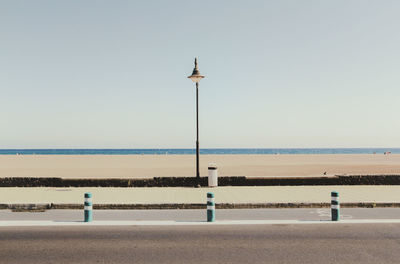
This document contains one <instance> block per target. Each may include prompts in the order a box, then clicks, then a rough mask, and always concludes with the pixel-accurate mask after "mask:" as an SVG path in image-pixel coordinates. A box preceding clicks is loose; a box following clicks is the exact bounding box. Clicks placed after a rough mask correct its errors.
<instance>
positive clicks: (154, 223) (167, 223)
mask: <svg viewBox="0 0 400 264" xmlns="http://www.w3.org/2000/svg"><path fill="white" fill-rule="evenodd" d="M372 223H374V224H379V223H381V224H384V223H386V224H389V223H393V224H394V223H396V224H400V219H352V220H340V221H329V220H320V221H310V220H304V221H303V220H226V221H215V222H205V221H204V222H183V221H182V222H179V221H93V222H87V223H85V222H81V221H70V222H67V221H66V222H61V221H0V227H11V226H14V227H15V226H18V227H21V226H195V225H282V224H286V225H299V224H300V225H304V224H372Z"/></svg>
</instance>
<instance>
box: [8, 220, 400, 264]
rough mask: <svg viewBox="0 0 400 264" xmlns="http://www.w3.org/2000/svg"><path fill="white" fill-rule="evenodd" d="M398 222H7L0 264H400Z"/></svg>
mask: <svg viewBox="0 0 400 264" xmlns="http://www.w3.org/2000/svg"><path fill="white" fill-rule="evenodd" d="M399 248H400V225H399V224H340V225H261V226H259V225H256V226H254V225H248V226H167V227H165V226H164V227H160V226H152V227H148V226H147V227H146V226H140V227H137V226H136V227H132V226H130V227H129V226H128V227H94V226H90V227H29V228H28V227H25V228H22V227H18V228H15V227H3V228H0V263H7V264H11V263H22V264H23V263H30V264H34V263H174V264H175V263H399V259H400V250H399Z"/></svg>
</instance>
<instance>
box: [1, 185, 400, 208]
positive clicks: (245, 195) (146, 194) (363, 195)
mask: <svg viewBox="0 0 400 264" xmlns="http://www.w3.org/2000/svg"><path fill="white" fill-rule="evenodd" d="M331 191H338V192H339V196H340V201H341V202H342V203H356V202H357V203H360V202H376V203H385V202H390V203H400V186H266V187H217V188H16V187H13V188H0V204H16V203H57V204H62V203H65V204H81V203H83V195H84V193H85V192H91V193H92V194H93V203H94V204H96V203H97V204H176V203H179V204H186V203H187V204H190V203H205V201H206V193H207V192H213V193H214V194H215V197H216V198H215V200H216V203H329V202H330V192H331Z"/></svg>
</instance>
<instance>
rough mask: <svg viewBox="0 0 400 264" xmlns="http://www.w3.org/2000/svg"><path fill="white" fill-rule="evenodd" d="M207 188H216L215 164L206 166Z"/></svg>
mask: <svg viewBox="0 0 400 264" xmlns="http://www.w3.org/2000/svg"><path fill="white" fill-rule="evenodd" d="M208 186H209V187H217V186H218V169H217V165H216V164H209V165H208Z"/></svg>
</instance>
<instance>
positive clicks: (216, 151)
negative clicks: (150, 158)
mask: <svg viewBox="0 0 400 264" xmlns="http://www.w3.org/2000/svg"><path fill="white" fill-rule="evenodd" d="M193 154H196V150H195V149H183V148H182V149H175V148H172V149H171V148H165V149H163V148H162V149H0V155H193ZM200 154H202V155H227V154H233V155H235V154H236V155H244V154H270V155H277V154H400V148H203V149H200Z"/></svg>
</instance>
